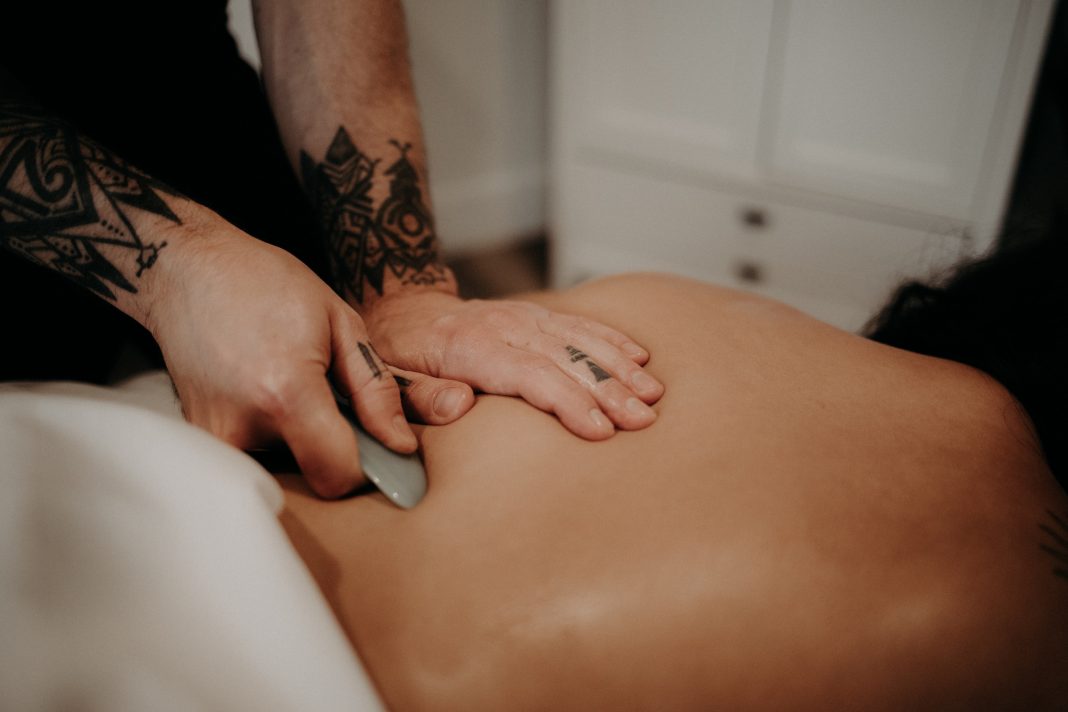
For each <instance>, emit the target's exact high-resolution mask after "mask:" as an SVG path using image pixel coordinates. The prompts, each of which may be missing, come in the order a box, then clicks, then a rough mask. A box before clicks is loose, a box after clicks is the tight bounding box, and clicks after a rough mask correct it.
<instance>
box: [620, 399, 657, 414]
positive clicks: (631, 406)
mask: <svg viewBox="0 0 1068 712" xmlns="http://www.w3.org/2000/svg"><path fill="white" fill-rule="evenodd" d="M626 406H627V410H629V411H630V412H631V413H634V414H635V415H642V416H646V417H648V416H650V415H652V416H656V411H655V410H653V409H652V408H650V407H649V406H647V405H645V403H642V402H641V401H640V400H638V399H637V398H628V399H627V403H626Z"/></svg>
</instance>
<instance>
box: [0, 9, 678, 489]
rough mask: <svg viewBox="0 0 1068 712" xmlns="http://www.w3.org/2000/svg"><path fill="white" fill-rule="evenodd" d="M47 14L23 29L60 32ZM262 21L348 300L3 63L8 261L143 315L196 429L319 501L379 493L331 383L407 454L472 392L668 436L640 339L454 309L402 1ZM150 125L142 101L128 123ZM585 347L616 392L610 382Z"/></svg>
mask: <svg viewBox="0 0 1068 712" xmlns="http://www.w3.org/2000/svg"><path fill="white" fill-rule="evenodd" d="M30 18H31V19H29V20H22V21H21V22H42V23H43V22H44V20H41V18H37V17H35V16H34V14H33V13H30ZM68 19H69V18H68ZM9 25H10V26H11V27H15V28H17V27H18V26H19V25H20V19H19V17H18V16H17V15H16V16H15V18H13V19H11V21H10V22H9ZM256 25H257V30H258V34H259V40H260V45H261V48H262V53H263V64H264V77H265V84H266V86H267V89H268V94H269V98H270V101H271V104H272V109H273V111H274V114H275V116H276V118H277V123H278V126H279V130H280V134H281V138H282V140H283V143H284V144H285V147H286V149H287V151H288V152H289V155H290V157H291V158H292V160H293V163H294V167H295V168H296V169H297V173H298V175H299V176H300V177H301V178H302V180H303V182H304V184H305V186H306V187H308V188H309V193H310V196H309V197H310V198H311V204H312V206H313V208H314V209H315V210H316V212H317V214H318V217H319V218H320V220H321V223H322V228H323V232H324V234H325V236H326V246H325V247H326V252H327V255H328V257H329V259H330V261H331V264H332V266H333V267H334V268H335V270H334V271H335V278H336V279H335V284H334V285H333V286H334V288H335V289H336V291H337V293H334V291H332V290H331V289H330V287H329V286H327V285H326V284H325V283H324V282H322V281H321V280H320V279H319V278H318V277H317V276H316V275H315V274H314V273H313V272H312V271H311V270H310V269H308V268H307V267H306V266H305V265H303V264H301V263H300V262H299V261H297V259H296V258H294V257H293V256H292V255H290V254H289V253H287V252H285V251H283V250H281V249H278V248H276V247H273V246H271V245H268V244H266V243H264V242H262V241H260V240H258V239H256V236H254V235H249V234H246V233H245V232H243V231H242V230H241V229H239V228H238V227H237V226H235V225H231V224H229V223H228V222H227V221H226V220H224V219H223V218H222V217H220V216H219V215H218V214H216V213H214V212H213V211H211V210H209V209H208V208H206V207H204V206H202V205H199V204H197V203H196V202H194V201H192V200H189V199H188V198H186V197H185V196H182V195H180V194H178V193H177V192H176V191H175V190H173V189H171V188H169V187H168V186H167V185H165V184H164V183H163V182H161V181H159V180H156V179H155V178H154V177H152V176H149V175H147V174H145V173H143V172H142V171H140V170H138V169H137V168H136V167H135V166H132V165H130V164H128V163H127V162H126V161H125V160H124V159H123V158H122V157H121V156H118V155H116V154H115V153H113V152H112V151H110V150H109V149H108V148H107V147H105V146H102V145H100V144H97V143H96V142H94V141H93V140H92V138H91V137H89V136H86V135H85V134H84V133H83V132H82V131H81V130H80V129H79V127H76V126H74V125H72V124H70V123H68V122H66V121H64V120H63V118H62V117H59V116H55V115H53V114H51V113H50V112H49V111H48V110H47V109H45V108H43V107H39V106H36V105H35V104H34V102H33V101H32V96H31V92H27V88H25V87H21V86H19V84H18V82H17V81H16V79H15V77H13V76H9V72H8V71H7V70H6V69H5V67H3V66H0V213H2V215H0V249H5V248H6V249H8V250H10V251H12V252H14V253H16V254H17V255H18V256H19V257H21V258H25V259H27V260H29V261H30V262H34V263H36V264H38V265H40V266H42V267H44V268H47V269H51V270H53V271H56V272H59V273H61V274H63V275H65V276H66V277H68V278H70V279H72V280H73V281H75V282H76V283H78V284H80V285H82V286H83V287H85V288H87V289H89V290H91V291H93V292H94V293H96V294H98V295H99V296H101V297H102V298H104V299H106V300H108V301H109V302H110V303H112V304H113V305H114V306H115V307H116V308H117V309H119V310H121V311H123V312H124V313H126V314H127V315H129V316H130V317H132V318H133V319H135V320H137V321H138V322H139V323H140V324H141V325H142V326H144V327H145V328H146V329H147V330H148V331H149V332H151V334H152V336H153V337H154V338H155V340H156V341H157V343H158V344H159V346H160V349H161V351H162V354H163V357H164V360H165V362H166V365H167V369H168V371H169V372H170V373H171V376H172V377H173V379H174V383H175V387H176V389H177V391H178V394H179V396H180V398H181V402H182V409H183V413H184V414H185V416H186V418H187V419H188V420H189V421H190V422H192V423H193V424H195V425H198V426H200V427H202V428H204V429H206V430H207V431H209V432H211V433H212V434H213V435H215V436H217V437H219V438H220V439H222V440H224V441H226V442H228V443H230V444H232V445H235V446H237V447H240V448H243V449H253V448H258V447H262V446H269V445H273V444H274V443H276V442H277V441H284V442H285V444H286V445H287V446H288V447H289V449H290V450H291V451H292V452H293V453H294V455H295V456H296V459H297V461H298V462H299V463H300V466H301V468H302V470H303V472H304V473H305V474H306V475H307V476H308V480H309V482H310V484H311V486H312V488H313V489H314V490H315V491H316V492H317V493H318V494H319V495H320V496H323V497H337V496H342V495H344V494H346V493H349V492H351V491H352V490H353V489H355V488H356V487H358V486H359V485H360V484H362V483H364V482H365V480H364V478H363V474H362V471H361V469H360V465H359V452H358V447H357V444H356V439H355V437H354V436H353V434H352V431H351V429H350V428H349V426H348V424H347V422H346V421H345V419H344V418H343V417H342V416H341V414H340V413H339V411H338V408H337V406H336V404H335V400H334V394H333V392H332V390H331V386H333V387H334V388H336V389H337V390H338V391H340V393H341V394H342V395H343V396H346V397H347V398H348V399H349V400H350V401H351V402H353V403H354V404H355V406H356V415H357V417H358V418H359V420H360V422H361V423H362V424H363V425H364V427H365V428H366V429H367V430H368V431H369V432H371V433H373V434H374V435H375V436H376V437H377V438H379V440H381V441H382V442H383V443H384V444H386V445H387V446H388V447H390V448H392V449H394V450H397V451H400V452H410V451H412V450H413V449H414V448H415V447H416V441H415V436H414V435H413V433H412V431H411V429H410V427H409V425H408V423H407V421H406V419H405V416H404V413H405V412H407V413H409V414H410V415H412V416H413V417H415V418H416V419H418V420H421V421H422V422H427V423H435V424H441V423H446V422H449V421H451V420H453V419H455V418H458V417H460V416H462V415H463V414H464V413H465V412H466V411H467V409H468V408H470V407H471V405H472V403H473V402H474V395H473V392H472V388H471V387H472V386H474V387H477V388H479V389H480V390H482V391H486V392H494V393H502V394H508V395H519V396H521V397H523V398H525V399H527V400H528V401H529V402H531V403H534V404H535V405H537V407H539V408H542V409H543V410H545V411H547V412H552V413H554V414H555V415H556V416H557V417H558V418H559V419H560V421H561V422H562V423H564V424H565V426H566V427H568V428H569V429H570V430H572V431H573V432H575V433H576V434H578V435H580V436H582V437H585V438H589V439H604V438H610V437H612V435H614V434H615V432H616V429H617V428H620V429H636V428H642V427H645V426H647V425H649V424H650V423H652V422H653V420H654V419H655V414H654V412H653V410H652V409H651V408H649V406H648V405H647V404H648V403H654V402H655V401H656V400H657V398H659V397H660V395H661V393H662V392H663V386H662V385H661V384H660V383H658V382H656V381H655V379H653V378H651V377H650V376H648V375H647V374H645V373H644V372H643V369H642V368H641V364H643V363H644V362H645V361H646V360H647V359H648V356H649V355H648V352H647V351H646V350H645V349H643V348H641V346H640V345H638V344H636V343H634V341H633V339H631V338H629V337H628V336H626V335H624V334H622V333H618V332H615V331H612V330H610V329H607V328H606V327H604V326H603V325H599V324H594V323H589V322H585V321H580V320H577V319H575V318H573V317H571V316H569V315H567V314H560V313H549V312H547V311H546V310H545V309H539V308H536V307H534V306H533V305H530V304H524V303H518V302H506V301H500V302H480V301H463V300H460V299H459V298H458V297H457V296H456V294H455V292H456V283H455V280H454V279H453V278H452V275H451V273H450V272H449V270H448V269H447V268H446V267H445V266H444V265H443V264H442V262H441V259H440V256H439V255H438V252H437V241H436V236H435V234H434V230H433V219H432V215H431V208H430V200H429V196H428V195H427V186H426V156H425V151H424V149H423V144H422V135H421V129H420V125H419V115H418V110H417V107H416V104H415V97H414V94H413V92H412V85H411V77H410V71H409V67H408V59H407V37H406V34H405V32H404V17H403V10H402V8H401V6H400V2H399V0H354V1H353V2H327V1H320V0H300V1H299V2H286V1H285V0H276V1H274V2H270V3H257V5H256ZM140 31H146V32H147V31H151V30H150V29H148V28H141V30H140ZM191 51H196V50H195V48H192V49H191ZM26 61H32V58H27V59H26ZM29 89H30V90H32V89H33V88H32V87H30V88H29ZM184 100H186V101H190V102H194V103H195V102H196V101H197V97H195V96H189V97H185V98H184ZM139 108H140V107H139V105H138V104H137V101H136V99H133V100H131V101H130V112H131V114H134V115H136V114H137V111H138V109H139ZM146 120H148V121H150V120H151V119H150V118H148V117H146ZM331 137H333V140H332V138H331ZM160 140H164V141H165V140H166V137H161V139H160ZM353 141H354V142H355V146H353V145H352V142H353ZM357 147H358V149H359V151H362V152H363V153H362V155H363V157H364V158H365V159H366V161H365V166H370V167H372V168H373V170H372V171H371V172H372V173H374V175H373V176H372V178H373V180H372V179H371V178H368V182H367V185H368V189H367V191H366V192H363V191H362V189H361V186H362V185H363V183H362V182H361V181H358V180H357V181H352V180H349V178H350V177H351V175H350V173H351V172H346V171H347V169H348V167H351V165H353V164H352V162H351V161H350V159H351V158H352V155H350V154H348V153H345V150H342V149H348V150H350V151H356V150H357ZM339 176H341V177H340V178H339ZM234 189H235V190H237V191H243V190H253V188H250V187H249V186H235V188H234ZM353 216H356V217H357V218H359V219H361V220H364V222H363V223H360V225H362V227H361V228H360V229H356V228H355V227H354V225H357V223H356V222H353V221H354V220H356V218H354V217H353ZM416 216H417V217H416ZM409 228H411V232H412V234H408V233H406V232H405V230H408V229H409ZM301 237H303V238H304V239H308V240H315V239H317V236H316V235H306V236H301ZM569 345H571V346H574V347H575V348H579V349H582V350H583V351H584V352H586V353H588V354H589V355H590V357H591V358H595V359H597V362H598V363H599V364H600V367H601V368H603V369H604V372H605V373H606V374H611V375H612V376H613V377H612V378H606V379H604V380H595V379H594V378H593V377H592V376H591V371H590V370H589V369H588V368H587V367H586V364H585V363H575V362H573V361H571V360H570V359H569V358H568V357H567V350H566V347H567V346H569ZM376 347H377V351H376ZM71 358H76V356H73V355H72V356H71ZM391 374H393V375H396V376H399V377H400V380H399V381H395V380H394V378H392V377H390V376H391ZM398 383H400V384H402V385H403V386H404V393H403V406H402V393H401V392H400V391H399V389H398ZM402 407H403V409H402Z"/></svg>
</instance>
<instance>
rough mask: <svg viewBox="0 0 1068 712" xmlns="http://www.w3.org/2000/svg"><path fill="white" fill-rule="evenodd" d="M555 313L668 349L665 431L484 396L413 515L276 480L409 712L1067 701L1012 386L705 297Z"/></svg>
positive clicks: (1067, 595) (384, 690)
mask: <svg viewBox="0 0 1068 712" xmlns="http://www.w3.org/2000/svg"><path fill="white" fill-rule="evenodd" d="M533 299H535V300H536V301H538V302H539V303H542V304H545V305H547V306H549V307H550V308H554V309H561V310H567V311H570V312H575V313H579V314H584V315H587V316H589V317H591V318H596V319H599V320H601V321H603V322H604V323H606V324H610V325H614V326H616V327H618V328H624V327H625V328H626V329H627V331H628V333H630V334H633V335H634V336H635V338H638V339H640V340H641V341H642V342H643V343H645V344H648V345H649V348H650V349H651V350H652V351H653V354H654V356H653V359H652V360H651V361H650V363H649V365H648V369H649V370H651V371H652V372H653V373H654V374H655V375H656V376H657V377H658V378H659V379H660V380H661V381H662V382H663V383H664V384H665V385H666V388H667V391H666V394H665V396H664V397H663V399H662V400H661V402H660V403H659V404H658V405H657V410H658V411H659V417H658V419H657V422H656V423H655V424H654V425H653V426H652V427H650V428H647V429H645V430H641V431H636V432H627V433H620V434H618V435H617V436H616V437H615V438H613V439H611V440H608V441H604V442H588V441H583V440H580V439H578V438H576V437H574V436H573V435H571V434H569V433H568V432H566V431H565V430H564V429H563V428H562V427H561V426H560V424H559V423H557V422H555V421H554V420H553V419H552V418H550V417H548V416H546V415H545V414H544V413H541V412H538V411H537V410H535V409H533V408H531V407H530V406H529V405H526V404H524V403H523V402H521V401H519V400H517V399H510V398H503V397H497V396H486V397H480V398H479V400H478V403H477V404H476V405H475V407H474V408H473V409H472V410H471V411H470V412H469V413H468V415H467V416H465V417H464V418H462V419H460V420H459V421H457V422H455V423H452V424H450V425H447V426H443V427H426V428H421V429H420V431H419V433H418V434H419V438H420V442H421V450H422V455H423V458H424V461H425V464H426V467H427V474H428V478H429V491H428V494H427V496H426V499H425V500H424V501H423V502H422V503H421V504H419V505H418V506H417V507H416V508H414V509H413V510H409V511H404V510H400V509H397V508H395V507H393V506H391V505H390V504H388V503H387V501H386V500H385V499H384V498H383V497H382V496H381V495H379V494H369V495H366V496H358V497H354V498H351V499H347V500H342V501H338V502H322V501H318V500H316V499H315V498H314V497H313V496H311V495H310V494H309V492H308V491H307V489H306V488H305V486H304V485H303V482H302V480H301V479H300V478H299V477H297V476H291V475H282V476H281V481H282V484H283V486H284V488H285V490H286V508H285V511H284V512H283V514H282V516H281V521H282V524H283V526H284V527H285V528H286V530H287V532H288V534H289V536H290V538H291V539H292V541H293V543H294V545H295V547H296V548H297V550H298V552H299V553H300V554H301V556H302V557H303V558H304V560H305V561H306V563H307V564H308V566H309V568H310V570H311V571H312V573H313V575H314V576H315V578H316V579H317V581H318V583H319V585H320V586H321V588H322V590H323V592H324V593H325V595H326V598H327V599H328V601H329V602H330V604H331V606H332V607H333V608H334V610H335V612H336V614H337V616H338V619H339V621H340V622H341V624H342V626H343V627H344V629H345V630H346V631H347V633H348V635H349V636H350V639H351V640H352V642H353V644H354V646H355V647H356V649H357V650H358V652H359V654H360V657H361V659H362V660H363V662H364V663H365V665H366V667H367V669H368V670H369V672H370V674H371V675H372V677H373V678H374V680H375V682H376V684H377V686H378V689H379V690H380V692H381V694H382V695H383V697H384V699H385V701H386V702H387V704H388V705H389V706H390V707H391V708H395V709H401V710H403V709H548V708H551V709H760V710H767V709H939V710H944V709H976V708H999V709H1000V708H1020V709H1042V708H1054V707H1056V706H1058V705H1061V704H1063V701H1064V700H1065V699H1068V698H1066V697H1065V695H1066V694H1068V688H1066V683H1068V578H1066V576H1068V575H1066V574H1065V573H1063V572H1062V573H1059V574H1058V573H1057V571H1058V569H1063V568H1064V566H1063V563H1059V562H1058V559H1057V558H1056V555H1055V552H1056V550H1057V547H1058V544H1057V542H1056V540H1055V538H1051V537H1050V532H1054V533H1056V532H1057V531H1058V530H1057V526H1058V525H1057V524H1056V520H1055V519H1052V518H1051V516H1052V515H1051V512H1052V513H1053V515H1057V516H1059V517H1060V519H1061V521H1062V522H1063V521H1064V520H1065V514H1068V497H1066V496H1065V494H1064V492H1063V491H1062V490H1061V489H1060V488H1059V486H1058V485H1057V483H1056V481H1055V480H1054V479H1053V477H1052V475H1051V473H1050V472H1049V470H1048V468H1047V466H1046V465H1045V464H1044V461H1043V459H1042V457H1041V454H1040V452H1039V451H1038V449H1037V445H1036V444H1035V440H1034V438H1033V436H1032V434H1031V432H1030V425H1029V421H1028V419H1027V418H1026V416H1025V415H1024V414H1023V413H1022V412H1021V411H1020V409H1019V407H1018V405H1017V403H1016V402H1015V401H1014V400H1013V399H1012V397H1011V396H1010V395H1009V394H1008V393H1007V392H1006V391H1005V390H1004V389H1003V388H1002V387H1001V386H1000V385H998V384H997V383H996V382H994V381H993V380H992V379H990V378H989V377H987V376H986V375H985V374H983V373H981V372H978V371H975V370H973V369H971V368H968V367H966V366H963V365H960V364H957V363H953V362H948V361H943V360H938V359H933V358H929V357H925V356H920V355H916V354H912V353H908V352H905V351H901V350H898V349H893V348H890V347H886V346H882V345H879V344H875V343H873V342H870V341H867V340H865V339H862V338H860V337H857V336H853V335H850V334H847V333H845V332H842V331H839V330H837V329H834V328H832V327H830V326H827V325H825V324H822V323H820V322H818V321H815V320H813V319H811V318H809V317H807V316H804V315H802V314H801V313H799V312H797V311H794V310H792V309H790V308H788V307H785V306H782V305H779V304H776V303H774V302H770V301H767V300H764V299H761V298H757V297H754V296H749V295H743V294H740V293H737V292H733V291H729V290H723V289H718V288H713V287H710V286H706V285H702V284H699V283H696V282H692V281H687V280H683V279H677V278H669V277H660V276H650V275H644V276H641V275H640V276H628V277H621V278H613V279H610V280H604V281H600V282H596V283H591V284H587V285H584V286H581V287H579V288H576V289H573V290H570V291H567V292H562V293H558V294H547V295H541V296H536V297H533ZM1062 555H1068V552H1062Z"/></svg>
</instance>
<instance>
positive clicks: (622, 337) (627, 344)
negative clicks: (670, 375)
mask: <svg viewBox="0 0 1068 712" xmlns="http://www.w3.org/2000/svg"><path fill="white" fill-rule="evenodd" d="M540 326H541V328H542V330H543V331H544V332H545V333H547V334H552V335H553V336H556V337H558V338H560V339H563V340H564V341H575V340H581V339H582V338H583V337H589V336H593V337H596V338H598V339H601V340H602V341H605V342H607V343H609V344H611V345H612V346H614V347H616V348H617V349H619V350H620V351H622V352H623V353H624V354H626V357H627V358H628V359H629V360H631V361H633V362H634V363H636V364H638V365H645V363H646V362H647V361H648V360H649V352H648V351H647V350H646V349H644V348H642V347H641V346H640V345H638V344H636V343H635V342H634V340H633V339H631V338H630V337H629V336H627V335H626V334H624V333H622V332H619V331H616V330H615V329H613V328H612V327H610V326H605V325H604V324H602V323H600V322H598V321H593V320H591V319H584V318H582V317H580V316H572V315H571V314H556V313H554V314H552V315H551V316H550V317H549V318H548V319H544V320H542V322H541V324H540ZM598 358H603V356H600V355H599V356H598Z"/></svg>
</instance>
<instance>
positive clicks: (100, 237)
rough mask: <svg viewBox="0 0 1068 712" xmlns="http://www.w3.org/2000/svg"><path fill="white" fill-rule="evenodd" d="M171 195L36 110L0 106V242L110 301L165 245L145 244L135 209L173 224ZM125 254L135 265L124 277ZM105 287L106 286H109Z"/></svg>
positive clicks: (130, 284)
mask: <svg viewBox="0 0 1068 712" xmlns="http://www.w3.org/2000/svg"><path fill="white" fill-rule="evenodd" d="M160 193H169V194H172V195H176V193H175V192H174V191H173V190H171V189H170V188H168V187H167V186H165V185H163V184H162V183H160V182H158V181H156V180H153V179H152V178H150V177H148V176H147V175H145V174H144V173H141V172H140V171H138V170H137V169H136V168H134V167H132V166H130V165H129V164H128V163H126V162H125V161H123V160H122V159H121V158H119V157H118V156H116V155H115V154H113V153H111V152H110V151H108V150H107V149H105V148H103V147H101V146H99V145H98V144H96V143H94V142H92V141H90V140H88V139H86V138H85V137H84V136H80V135H79V134H78V132H77V130H76V129H75V128H74V127H73V126H71V125H70V124H67V123H65V122H63V121H61V120H58V119H55V118H53V117H50V116H48V115H46V114H44V113H43V112H41V111H40V110H38V109H36V108H34V107H30V106H26V105H13V104H0V245H2V246H3V247H4V248H6V249H8V250H11V251H13V252H15V253H17V254H19V255H21V256H23V257H25V258H27V259H29V260H30V261H32V262H36V263H38V264H42V265H44V266H46V267H49V268H51V269H53V270H55V271H57V272H59V273H61V274H63V275H66V276H67V277H69V278H70V279H72V280H74V281H75V282H77V283H78V284H81V285H82V286H84V287H86V288H88V289H91V290H92V291H94V292H96V293H97V294H99V295H101V296H103V297H105V298H107V299H110V300H113V301H114V300H115V293H114V292H113V291H112V289H111V287H117V288H119V289H122V290H125V291H126V292H130V293H136V292H137V287H136V286H135V285H134V283H133V281H132V280H134V279H136V278H138V277H140V276H141V274H142V273H143V272H144V271H145V270H147V269H149V268H151V267H152V265H154V264H155V263H156V259H157V258H158V257H159V251H160V250H161V249H163V248H164V247H165V246H166V244H167V243H166V242H158V243H150V242H145V241H144V240H143V239H142V238H141V236H140V235H139V234H138V231H137V230H136V229H135V228H134V221H135V216H136V214H137V212H138V211H143V212H146V213H151V214H153V215H158V216H161V217H163V218H166V219H167V220H170V221H172V222H174V223H179V222H180V221H179V220H178V217H177V216H176V215H175V214H174V213H173V212H172V211H171V209H170V207H168V205H167V203H166V202H164V200H163V198H161V197H160V195H159V194H160ZM124 252H127V253H130V254H132V255H133V256H134V257H135V258H136V262H135V264H136V270H135V271H134V273H133V274H132V275H131V274H124V273H123V271H122V269H121V268H120V266H119V265H120V264H122V263H123V262H125V259H124V257H123V254H122V253H124ZM109 285H110V286H109Z"/></svg>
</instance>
